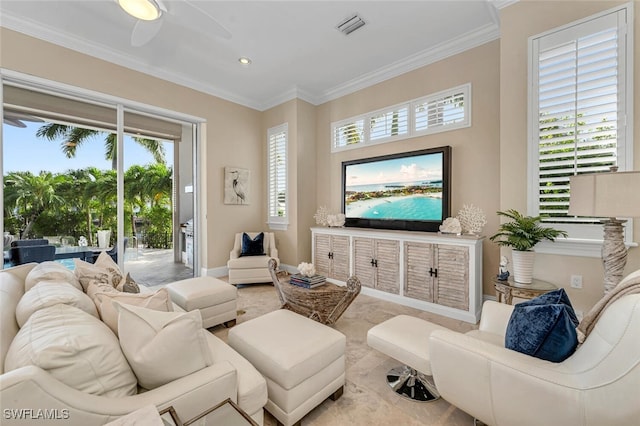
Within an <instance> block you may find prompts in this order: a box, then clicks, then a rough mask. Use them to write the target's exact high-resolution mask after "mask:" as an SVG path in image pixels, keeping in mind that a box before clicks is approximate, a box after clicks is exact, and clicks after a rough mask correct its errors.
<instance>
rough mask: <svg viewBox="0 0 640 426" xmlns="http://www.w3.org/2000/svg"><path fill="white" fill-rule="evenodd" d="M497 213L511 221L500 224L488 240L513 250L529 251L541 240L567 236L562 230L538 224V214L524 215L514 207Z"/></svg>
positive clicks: (539, 219) (552, 239)
mask: <svg viewBox="0 0 640 426" xmlns="http://www.w3.org/2000/svg"><path fill="white" fill-rule="evenodd" d="M498 215H499V216H505V217H507V218H509V219H511V221H510V222H505V223H503V224H501V225H500V227H499V228H498V232H497V233H496V234H495V235H493V236H492V237H490V240H491V241H495V242H496V243H498V244H499V245H501V246H508V247H511V248H513V249H514V250H518V251H529V250H531V249H533V247H534V246H535V245H536V244H538V243H539V242H540V241H542V240H549V241H555V239H556V238H558V237H560V236H563V237H566V236H567V233H566V232H564V231H560V230H557V229H553V228H547V227H543V226H540V221H541V218H540V216H535V217H533V216H524V215H522V214H521V213H519V212H518V211H517V210H514V209H510V210H507V211H505V212H501V211H499V212H498Z"/></svg>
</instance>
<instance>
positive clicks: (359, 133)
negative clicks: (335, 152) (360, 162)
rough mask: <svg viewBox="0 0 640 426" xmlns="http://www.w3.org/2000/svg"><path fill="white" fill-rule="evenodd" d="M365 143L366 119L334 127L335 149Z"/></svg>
mask: <svg viewBox="0 0 640 426" xmlns="http://www.w3.org/2000/svg"><path fill="white" fill-rule="evenodd" d="M363 142H364V119H359V120H352V121H348V122H346V123H341V124H338V125H336V126H334V127H333V147H334V148H342V147H345V146H349V145H356V144H359V143H363Z"/></svg>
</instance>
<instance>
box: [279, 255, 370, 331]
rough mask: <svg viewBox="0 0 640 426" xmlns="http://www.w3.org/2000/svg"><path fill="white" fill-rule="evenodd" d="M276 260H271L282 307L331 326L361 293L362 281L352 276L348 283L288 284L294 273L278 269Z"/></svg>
mask: <svg viewBox="0 0 640 426" xmlns="http://www.w3.org/2000/svg"><path fill="white" fill-rule="evenodd" d="M276 268H277V263H276V261H275V260H273V259H271V260H270V261H269V271H270V272H271V278H272V280H273V285H274V287H275V289H276V293H278V298H280V303H281V306H280V308H282V309H288V310H290V311H293V312H295V313H297V314H300V315H304V316H306V317H308V318H311V319H313V320H315V321H318V322H320V323H322V324H327V325H331V324H333V323H335V322H336V321H337V320H338V318H340V316H341V315H342V314H343V313H344V311H345V310H346V309H347V308H348V307H349V305H350V304H351V302H353V300H354V299H355V298H356V296H357V295H358V294H359V293H360V288H361V285H360V280H359V279H358V278H357V277H356V276H351V277H349V279H348V280H347V285H346V286H339V285H336V284H333V283H329V282H328V283H326V284H324V285H321V286H319V287H315V288H304V287H299V286H297V285H293V284H290V283H289V279H290V278H291V276H290V275H289V274H288V273H287V272H286V271H276Z"/></svg>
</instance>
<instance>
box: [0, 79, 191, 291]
mask: <svg viewBox="0 0 640 426" xmlns="http://www.w3.org/2000/svg"><path fill="white" fill-rule="evenodd" d="M2 100H3V102H2V105H3V108H2V113H3V127H2V139H1V143H2V158H3V161H2V172H3V178H4V185H3V196H2V201H3V231H4V234H5V238H4V240H5V241H4V242H5V250H6V249H7V248H8V247H7V245H8V244H10V242H11V240H12V239H33V238H46V239H48V240H49V242H50V243H51V244H54V245H57V246H59V247H60V248H58V249H56V250H57V252H60V253H62V252H65V253H72V252H75V250H77V251H81V250H82V249H74V248H73V247H82V246H87V247H91V248H94V249H95V253H99V252H100V251H107V252H108V253H109V254H110V255H111V257H112V258H114V259H115V260H116V261H117V262H118V264H119V265H120V267H121V268H124V269H125V271H128V272H131V274H132V276H133V277H134V279H136V280H137V281H139V282H140V283H141V284H145V285H150V286H153V285H158V284H164V283H166V282H169V281H173V280H174V279H182V278H188V277H190V276H193V270H194V261H193V260H194V259H197V256H196V253H194V251H193V250H194V247H195V245H194V244H189V240H188V239H187V238H185V237H187V232H186V230H187V229H192V228H189V227H188V226H187V225H189V226H191V227H192V226H193V225H192V224H193V223H194V221H193V217H194V213H195V209H194V204H195V202H196V200H195V198H194V194H193V191H191V190H190V188H193V186H194V181H195V179H194V176H195V170H194V166H193V164H194V161H193V153H194V152H195V149H194V147H195V143H196V138H195V135H196V133H195V130H196V128H197V126H196V124H195V123H190V122H184V121H180V120H176V119H171V118H168V117H162V116H159V115H154V114H151V113H148V112H142V111H140V110H137V109H134V108H130V107H126V106H125V105H123V104H117V103H112V102H105V101H102V100H99V99H89V98H82V97H79V96H74V95H71V94H68V93H58V92H56V91H55V90H52V89H42V88H34V87H29V86H28V85H24V84H16V83H14V82H7V81H5V82H4V83H3V86H2ZM181 225H183V226H181ZM85 254H86V253H85ZM85 254H83V255H82V256H83V258H85V257H84V256H85ZM63 257H67V258H66V259H63ZM78 257H80V256H78ZM86 257H87V259H86V260H88V261H91V259H89V258H88V257H89V256H86ZM58 260H59V261H60V262H62V263H64V264H66V265H67V266H69V267H71V268H72V267H73V259H72V258H71V257H69V256H63V255H60V259H58ZM10 265H11V259H7V256H6V255H5V263H4V266H5V267H6V266H10Z"/></svg>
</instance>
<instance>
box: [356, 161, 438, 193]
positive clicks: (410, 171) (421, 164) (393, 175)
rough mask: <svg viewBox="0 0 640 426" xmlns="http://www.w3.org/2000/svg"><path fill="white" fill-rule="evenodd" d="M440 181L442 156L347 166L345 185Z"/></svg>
mask: <svg viewBox="0 0 640 426" xmlns="http://www.w3.org/2000/svg"><path fill="white" fill-rule="evenodd" d="M429 179H442V154H439V155H421V156H418V157H407V158H396V159H391V160H384V161H375V162H371V163H362V164H356V165H352V166H349V168H348V170H347V185H349V186H352V185H371V184H379V183H392V182H415V181H418V180H429Z"/></svg>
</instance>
